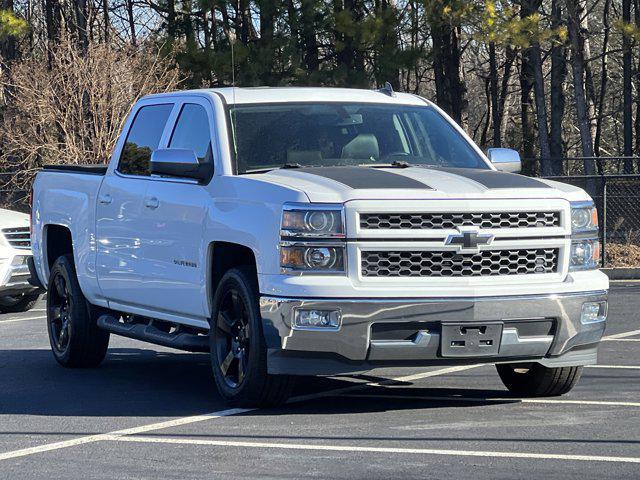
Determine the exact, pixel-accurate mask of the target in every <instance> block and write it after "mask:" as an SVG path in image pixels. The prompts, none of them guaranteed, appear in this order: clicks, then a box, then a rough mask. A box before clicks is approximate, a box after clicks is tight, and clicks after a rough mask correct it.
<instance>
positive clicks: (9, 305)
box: [0, 293, 40, 313]
mask: <svg viewBox="0 0 640 480" xmlns="http://www.w3.org/2000/svg"><path fill="white" fill-rule="evenodd" d="M39 299H40V294H38V293H35V294H34V293H23V294H22V295H15V296H10V297H0V313H20V312H26V311H28V310H31V309H32V308H33V307H35V305H36V303H37V302H38V300H39Z"/></svg>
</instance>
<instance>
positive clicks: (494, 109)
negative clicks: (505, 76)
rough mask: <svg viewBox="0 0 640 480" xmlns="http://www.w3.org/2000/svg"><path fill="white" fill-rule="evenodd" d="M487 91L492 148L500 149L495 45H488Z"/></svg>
mask: <svg viewBox="0 0 640 480" xmlns="http://www.w3.org/2000/svg"><path fill="white" fill-rule="evenodd" d="M489 91H490V95H489V96H490V98H491V121H492V123H493V147H501V146H502V141H501V133H502V132H501V129H500V126H501V123H502V122H501V118H500V109H499V107H498V65H497V61H496V44H495V43H493V42H491V43H489Z"/></svg>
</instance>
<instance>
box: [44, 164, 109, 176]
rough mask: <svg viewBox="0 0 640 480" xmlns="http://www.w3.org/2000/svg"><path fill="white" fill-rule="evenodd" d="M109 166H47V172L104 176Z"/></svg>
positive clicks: (45, 168) (45, 167) (45, 169)
mask: <svg viewBox="0 0 640 480" xmlns="http://www.w3.org/2000/svg"><path fill="white" fill-rule="evenodd" d="M107 168H108V165H45V166H44V168H43V169H42V170H43V171H45V172H71V173H82V174H85V175H102V176H104V175H105V174H106V173H107Z"/></svg>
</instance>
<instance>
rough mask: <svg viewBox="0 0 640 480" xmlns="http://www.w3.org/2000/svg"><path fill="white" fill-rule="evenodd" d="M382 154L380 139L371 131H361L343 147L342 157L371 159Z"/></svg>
mask: <svg viewBox="0 0 640 480" xmlns="http://www.w3.org/2000/svg"><path fill="white" fill-rule="evenodd" d="M379 156H380V148H379V147H378V139H377V138H376V136H375V135H373V134H371V133H361V134H359V135H358V136H356V137H355V138H354V139H353V140H351V141H350V142H349V143H347V144H346V145H345V146H344V147H342V158H362V159H366V160H369V159H370V158H374V159H377V158H378V157H379Z"/></svg>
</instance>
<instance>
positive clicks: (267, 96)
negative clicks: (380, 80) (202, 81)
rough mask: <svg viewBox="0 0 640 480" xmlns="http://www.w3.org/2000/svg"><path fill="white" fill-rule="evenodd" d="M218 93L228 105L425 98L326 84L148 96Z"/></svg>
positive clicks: (413, 102)
mask: <svg viewBox="0 0 640 480" xmlns="http://www.w3.org/2000/svg"><path fill="white" fill-rule="evenodd" d="M202 93H205V94H219V95H221V96H222V97H224V99H225V101H226V102H227V103H228V104H255V103H288V102H292V103H293V102H354V103H390V104H402V105H425V102H426V100H424V99H422V98H420V97H418V96H416V95H412V94H409V93H400V92H394V93H393V94H392V95H389V94H388V93H385V92H383V91H381V90H364V89H358V88H329V87H224V88H207V89H201V90H184V91H178V92H170V93H160V94H156V95H152V96H154V97H157V96H162V97H165V96H171V95H186V94H202Z"/></svg>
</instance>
